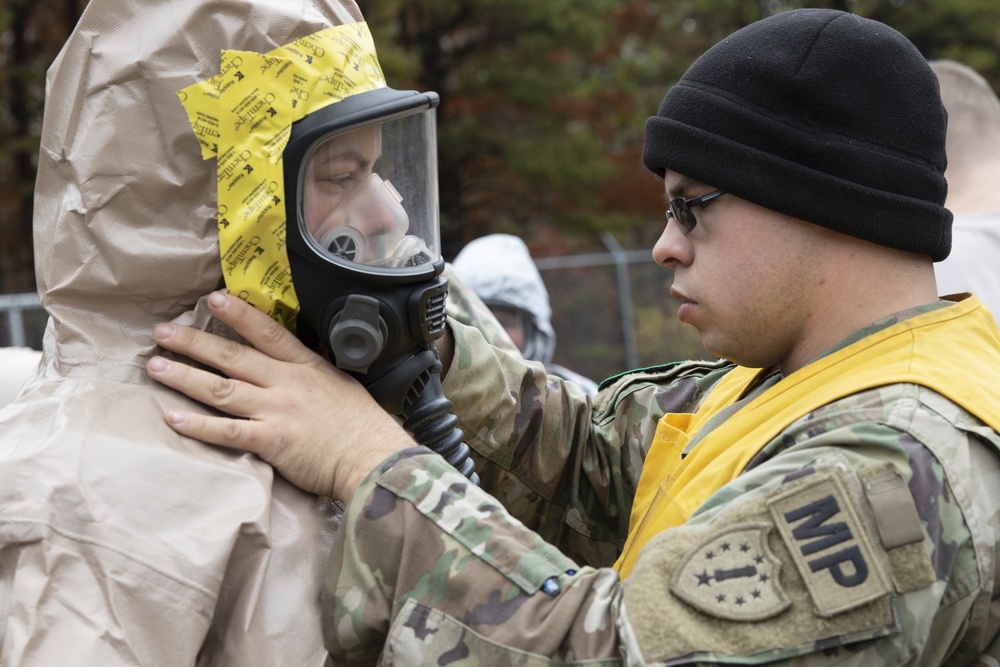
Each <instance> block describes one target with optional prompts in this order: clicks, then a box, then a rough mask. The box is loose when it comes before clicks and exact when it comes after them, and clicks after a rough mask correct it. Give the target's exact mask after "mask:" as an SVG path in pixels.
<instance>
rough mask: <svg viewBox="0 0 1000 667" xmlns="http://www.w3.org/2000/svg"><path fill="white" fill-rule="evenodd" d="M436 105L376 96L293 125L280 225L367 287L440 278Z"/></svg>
mask: <svg viewBox="0 0 1000 667" xmlns="http://www.w3.org/2000/svg"><path fill="white" fill-rule="evenodd" d="M437 103H438V97H437V95H436V94H435V93H416V92H413V91H397V90H393V89H391V88H380V89H377V90H373V91H369V92H365V93H360V94H357V95H354V96H351V97H348V98H347V99H345V100H342V101H340V102H336V103H334V104H330V105H328V106H326V107H324V108H322V109H320V110H318V111H316V112H313V113H312V114H310V115H309V116H307V117H306V118H304V119H302V120H300V121H298V122H297V123H296V124H295V126H294V127H293V131H292V135H291V137H290V138H289V143H288V146H287V148H286V149H285V154H284V161H285V168H286V180H285V185H286V193H289V192H292V193H294V195H293V197H294V207H289V208H290V209H292V210H293V211H294V213H295V217H294V218H291V217H290V219H289V221H288V224H289V225H292V224H295V225H298V229H297V232H298V234H297V235H298V236H300V237H301V238H302V239H304V240H305V242H306V244H307V245H308V247H309V249H310V250H311V251H312V253H314V254H315V256H316V259H317V260H318V261H320V262H321V263H323V264H327V265H328V266H329V267H330V268H334V267H340V268H341V269H343V270H345V271H348V272H351V273H353V274H356V275H365V276H368V277H369V278H372V279H375V280H376V281H377V280H378V277H380V276H381V277H383V278H385V279H388V280H390V281H391V280H394V279H397V280H402V282H410V281H411V280H413V279H420V278H427V277H428V276H430V275H435V274H436V273H438V272H439V269H438V268H435V264H440V261H441V251H440V229H439V219H438V200H437V144H436V135H435V118H434V107H436V106H437ZM289 177H291V178H290V179H289ZM289 186H291V187H289ZM290 212H291V211H290ZM293 279H294V278H293ZM296 287H297V288H298V287H299V285H298V284H297V285H296Z"/></svg>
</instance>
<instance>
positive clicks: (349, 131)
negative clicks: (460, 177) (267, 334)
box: [283, 88, 479, 484]
mask: <svg viewBox="0 0 1000 667" xmlns="http://www.w3.org/2000/svg"><path fill="white" fill-rule="evenodd" d="M437 103H438V97H437V95H436V94H435V93H416V92H412V91H397V90H392V89H391V88H380V89H377V90H373V91H369V92H365V93H360V94H357V95H352V96H351V97H348V98H346V99H344V100H342V101H339V102H336V103H333V104H330V105H328V106H326V107H323V108H322V109H320V110H318V111H315V112H313V113H312V114H309V115H308V116H306V117H305V118H303V119H302V120H300V121H298V122H296V123H295V124H294V125H293V126H292V131H291V135H290V137H289V140H288V145H287V147H286V148H285V151H284V154H283V162H284V170H285V195H286V200H285V204H286V210H287V213H288V218H287V219H288V228H287V240H288V259H289V264H290V266H291V272H292V282H293V284H294V286H295V292H296V295H297V296H298V299H299V304H300V312H299V317H298V332H297V333H298V335H299V337H300V338H302V339H303V340H305V341H306V342H307V343H313V344H317V345H318V346H321V347H323V348H324V350H325V352H326V354H327V356H328V358H329V359H330V361H331V362H332V363H333V364H334V365H336V366H337V367H338V368H340V369H341V370H343V371H345V372H347V373H350V374H351V375H352V376H354V377H355V378H356V379H357V380H358V381H359V382H361V384H362V385H364V386H365V388H366V389H367V390H368V392H369V393H370V394H371V395H372V397H373V398H374V399H375V400H376V401H377V402H378V403H379V405H381V406H382V407H383V408H384V409H385V410H386V411H388V412H390V413H392V414H394V415H398V416H400V417H401V418H402V419H403V427H404V428H405V429H406V430H407V431H409V432H410V433H411V434H412V435H413V438H414V439H415V440H416V441H417V443H419V444H420V445H423V446H425V447H427V448H429V449H431V450H432V451H434V452H436V453H438V454H440V455H441V456H443V457H444V458H445V460H446V461H448V463H450V464H451V465H452V466H454V467H455V468H456V469H457V470H459V471H460V472H461V473H462V474H464V475H465V476H466V477H468V478H469V479H470V480H472V482H473V483H476V484H478V482H479V478H478V476H477V475H476V473H475V472H474V465H473V462H472V459H471V458H470V457H469V454H470V450H469V446H468V445H467V444H466V443H465V436H464V434H463V433H462V431H461V430H460V429H459V428H458V418H457V417H456V416H455V415H454V414H452V412H451V410H452V407H453V404H452V403H451V401H449V400H448V399H447V398H446V397H445V396H444V391H443V389H442V386H441V360H440V358H439V356H438V352H437V347H436V346H435V344H434V343H435V341H436V340H437V339H439V338H440V337H441V335H442V334H443V333H444V328H445V299H446V297H447V294H448V282H447V280H446V279H445V278H444V277H442V276H441V272H442V270H443V269H444V260H443V259H442V258H441V254H440V238H439V236H440V232H439V225H438V210H437V206H438V203H437V202H438V199H437V196H438V194H437V147H436V139H435V137H436V135H435V131H436V130H435V126H434V108H435V107H436V106H437Z"/></svg>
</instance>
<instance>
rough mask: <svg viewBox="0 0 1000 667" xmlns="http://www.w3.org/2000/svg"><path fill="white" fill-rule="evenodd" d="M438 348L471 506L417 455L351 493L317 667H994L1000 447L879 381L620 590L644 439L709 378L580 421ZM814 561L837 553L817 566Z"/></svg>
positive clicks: (328, 589)
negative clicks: (978, 665) (973, 666)
mask: <svg viewBox="0 0 1000 667" xmlns="http://www.w3.org/2000/svg"><path fill="white" fill-rule="evenodd" d="M893 321H895V320H893ZM889 323H891V322H885V323H880V324H879V325H877V326H876V327H875V328H874V329H877V328H879V327H883V326H888V324H889ZM452 328H453V331H454V333H455V338H456V352H455V359H454V362H453V364H452V368H451V371H450V372H449V374H448V377H447V378H446V382H445V389H446V391H447V392H448V393H449V397H450V398H451V399H452V400H453V401H454V403H455V412H456V414H458V415H460V417H461V427H462V428H463V430H464V432H465V434H466V438H467V442H469V444H470V445H471V446H472V447H473V448H474V449H475V450H476V452H477V453H478V455H479V458H478V466H479V468H478V469H479V472H480V475H481V476H482V488H476V487H473V486H471V485H470V484H469V483H468V482H467V480H465V478H464V477H462V476H461V475H459V474H458V473H457V472H455V471H454V470H453V469H451V468H450V466H448V465H447V464H446V463H445V462H444V461H443V460H442V459H440V458H439V457H437V456H436V455H433V454H430V453H428V452H427V451H426V450H424V449H421V448H412V449H409V450H406V451H404V452H401V453H399V454H397V455H395V456H393V457H391V458H390V459H388V460H386V461H385V462H383V464H382V465H381V466H380V467H379V468H378V469H377V470H376V471H374V472H373V473H372V474H371V475H370V476H369V477H368V479H367V480H366V481H365V482H364V484H363V485H362V486H361V488H360V489H359V490H358V493H357V495H356V496H355V498H354V500H353V501H352V502H351V503H350V505H349V506H348V508H347V514H346V515H345V521H344V524H343V525H342V527H341V530H340V531H339V532H338V534H337V536H336V539H335V543H334V547H333V552H332V556H331V561H330V564H329V568H328V571H327V575H326V580H325V583H324V591H325V592H324V602H323V609H324V633H325V638H326V642H327V648H328V649H329V650H330V652H331V655H332V656H333V658H334V660H335V661H336V663H337V664H349V663H360V664H369V663H373V662H375V661H377V660H380V661H381V662H380V663H379V664H392V665H396V664H398V665H409V664H414V665H416V664H439V665H555V664H607V665H619V664H621V665H654V664H655V665H666V664H669V665H674V664H696V663H719V662H726V663H740V664H761V663H775V662H777V663H784V664H796V665H800V664H801V665H825V664H834V663H837V664H857V665H896V664H920V665H937V664H943V663H944V664H955V665H961V664H970V663H972V662H974V661H975V660H976V659H977V658H978V657H979V655H980V654H981V653H983V652H984V651H985V652H987V653H988V654H989V655H990V656H992V657H993V660H992V661H989V662H988V664H994V662H995V659H996V658H1000V640H997V639H996V635H997V631H998V626H1000V622H998V617H1000V611H998V608H997V605H994V604H993V603H992V601H991V597H992V591H993V589H994V586H995V581H994V579H995V569H996V568H997V563H998V559H997V553H996V551H997V549H998V545H1000V532H998V530H1000V459H998V458H997V449H998V448H1000V437H998V436H997V434H996V433H995V432H994V431H993V430H992V429H990V428H987V427H985V426H984V425H983V424H982V423H981V422H979V421H978V420H977V419H976V418H974V417H972V416H971V415H970V414H968V413H967V412H966V411H964V410H963V409H961V408H960V407H958V406H957V405H955V404H954V403H952V402H950V401H948V400H947V399H945V398H943V397H942V396H940V395H939V394H937V393H935V392H933V391H931V390H929V389H927V388H924V387H920V386H916V385H910V384H895V385H888V386H885V387H880V388H878V389H874V390H868V391H864V392H861V393H858V394H854V395H852V396H849V397H847V398H845V399H841V400H838V401H836V402H833V403H830V404H828V405H826V406H824V407H823V408H821V409H819V410H816V411H815V412H813V413H811V414H808V415H806V416H804V417H802V418H800V419H798V420H797V421H795V422H793V423H792V424H791V425H790V426H789V427H787V428H786V429H785V430H784V431H783V432H782V433H781V434H780V435H779V436H778V437H776V438H774V439H773V440H772V441H771V442H770V443H769V444H768V445H767V446H766V447H765V448H764V449H763V450H762V451H761V452H760V453H759V454H758V455H757V456H756V457H755V458H754V459H753V460H752V461H751V463H750V465H749V466H748V467H747V468H746V470H745V471H744V473H743V474H742V475H741V476H740V477H739V478H737V480H736V481H735V482H732V483H730V484H728V485H726V486H725V487H723V488H722V489H721V490H720V491H718V492H717V493H716V494H715V495H713V496H712V497H711V498H710V499H709V501H708V502H707V503H705V505H704V506H702V507H701V508H700V509H699V510H698V512H697V513H696V514H695V515H694V516H693V517H692V518H691V519H690V520H689V521H688V522H687V523H686V524H685V525H683V526H680V527H678V528H673V529H670V530H668V531H665V532H664V533H661V534H660V535H658V536H657V537H655V538H654V539H653V540H651V541H650V542H649V543H647V544H646V546H645V548H644V549H643V551H642V552H641V553H642V557H641V558H640V560H639V562H638V563H637V565H636V567H635V569H634V570H633V572H632V574H631V576H630V577H629V578H628V579H626V580H625V581H622V580H620V578H619V576H618V574H617V572H616V571H615V570H613V569H612V568H610V567H609V565H610V564H611V563H612V562H613V561H614V559H615V558H616V557H617V554H618V552H619V551H620V549H621V547H622V545H623V543H624V539H625V536H626V535H627V530H628V520H629V512H630V509H631V498H632V496H633V494H634V491H635V487H636V483H637V481H638V477H639V473H640V471H641V466H642V461H643V458H644V455H645V452H646V451H647V450H648V447H649V444H650V442H651V440H652V437H653V434H654V431H655V429H656V424H657V421H658V420H659V418H660V417H661V416H662V415H663V414H664V413H665V412H668V411H669V412H685V411H693V410H694V409H695V408H696V407H697V405H698V404H699V402H700V401H701V399H702V398H703V397H704V396H705V395H706V392H708V391H709V390H710V389H711V387H712V386H713V385H714V384H715V382H717V381H718V379H719V378H720V377H721V376H722V375H723V374H724V373H725V372H727V371H728V369H729V366H728V365H727V364H726V363H724V362H712V363H709V362H685V363H680V364H675V365H671V366H668V367H664V368H659V369H651V370H645V371H639V372H634V373H630V374H627V375H625V376H623V377H621V378H618V379H617V380H615V381H613V382H610V383H606V384H607V386H605V387H604V388H603V389H602V391H601V393H600V394H599V395H598V397H597V398H596V399H594V400H593V401H591V400H590V399H588V398H587V397H586V396H585V395H584V394H583V393H582V392H581V391H580V390H578V389H576V388H575V387H573V386H572V385H564V384H563V383H561V382H560V381H559V380H558V379H557V378H553V377H549V376H546V375H545V374H544V372H543V370H542V367H541V366H540V365H537V364H530V363H525V362H524V361H523V360H521V359H518V358H516V357H514V356H512V355H507V354H505V353H503V352H498V351H494V350H493V348H491V347H490V346H489V345H488V344H487V343H486V342H485V340H484V339H483V338H482V335H481V334H480V333H479V332H478V331H476V330H475V329H472V328H467V327H463V326H462V325H459V324H457V323H453V324H452ZM866 334H867V332H859V333H858V334H857V336H855V337H852V338H857V337H860V336H864V335H866ZM778 381H780V377H777V376H775V377H773V378H771V380H770V383H774V382H778ZM767 386H768V383H765V384H764V385H763V386H761V387H759V388H758V389H757V391H764V390H766V388H767ZM487 491H489V493H487ZM792 515H796V516H797V517H798V518H800V519H802V521H801V522H800V523H799V524H797V527H795V528H793V529H789V526H788V524H787V523H783V522H782V521H781V520H780V517H781V516H786V517H788V516H792ZM807 538H808V539H807ZM832 544H837V545H840V546H842V547H844V549H842V550H841V551H840V552H838V553H841V554H847V557H844V556H841V557H840V558H839V559H835V560H834V561H829V562H825V563H823V562H820V561H821V558H820V557H823V555H824V554H825V553H828V552H826V551H824V548H825V547H827V546H830V545H832ZM799 547H801V548H799ZM810 550H811V552H810ZM812 552H815V553H812ZM827 559H828V560H829V557H827ZM811 567H812V568H814V569H815V568H817V567H819V568H825V569H826V570H828V571H829V572H830V573H832V574H833V575H834V579H835V580H836V581H837V582H838V584H839V585H837V586H830V585H827V584H822V583H817V581H816V580H815V579H814V578H813V577H812V576H811V575H810V568H811ZM861 568H864V569H865V570H866V572H865V574H866V575H867V574H870V575H871V576H865V577H860V576H858V574H859V571H860V569H861ZM861 580H864V582H865V583H864V584H863V585H861V584H859V582H860V581H861ZM750 599H753V600H755V601H758V602H760V601H763V602H762V603H759V604H755V605H748V604H746V602H747V601H748V600H750ZM751 606H752V607H753V608H754V611H752V612H751V611H747V609H749V608H750V607H751ZM984 660H989V658H985V659H984Z"/></svg>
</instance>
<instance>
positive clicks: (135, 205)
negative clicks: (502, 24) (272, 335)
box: [0, 0, 363, 666]
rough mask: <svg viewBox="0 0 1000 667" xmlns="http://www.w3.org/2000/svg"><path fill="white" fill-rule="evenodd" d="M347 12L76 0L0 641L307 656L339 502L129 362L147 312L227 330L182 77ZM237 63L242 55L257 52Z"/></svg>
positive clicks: (0, 514) (5, 502) (39, 254)
mask: <svg viewBox="0 0 1000 667" xmlns="http://www.w3.org/2000/svg"><path fill="white" fill-rule="evenodd" d="M361 20H363V19H362V17H361V14H360V11H359V10H358V8H357V6H356V5H355V3H354V2H353V0H304V1H303V2H287V1H285V0H226V1H213V2H206V1H205V0H173V1H172V2H169V3H151V2H138V1H136V0H114V1H112V0H91V2H90V3H89V5H88V6H87V8H86V11H85V12H84V14H83V16H82V17H81V19H80V21H79V23H78V25H77V27H76V28H75V30H74V31H73V33H72V35H71V36H70V38H69V39H68V41H67V42H66V44H65V46H64V48H63V49H62V51H61V52H60V54H59V56H58V57H57V59H56V60H55V62H54V63H53V65H52V66H51V68H50V69H49V72H48V76H47V81H46V105H45V116H44V125H43V134H42V141H41V147H40V150H39V167H38V177H37V184H36V192H35V215H34V247H35V259H36V267H37V269H36V270H37V281H38V286H39V294H40V296H41V300H42V304H43V305H44V307H45V309H46V311H47V312H48V314H49V316H50V319H49V323H48V327H47V330H46V333H45V337H44V343H43V347H44V350H43V358H42V361H41V363H40V365H39V369H38V371H37V372H36V374H35V376H34V377H33V378H32V379H30V380H29V381H28V383H27V384H26V385H25V387H24V390H23V391H22V392H21V394H20V396H19V397H18V398H17V399H16V400H15V401H14V402H13V403H11V404H10V405H8V406H7V407H5V408H4V409H3V410H2V411H0V480H2V482H0V528H2V531H3V533H2V534H3V537H2V538H0V540H2V542H0V547H2V553H4V554H5V558H4V561H3V566H2V567H0V592H2V594H0V614H2V617H3V618H4V619H5V621H6V622H5V624H4V625H3V626H2V627H3V628H4V629H0V662H2V663H3V664H39V665H41V664H46V665H56V664H95V665H97V664H100V665H119V664H129V665H131V664H142V665H195V664H197V665H286V664H287V665H317V666H318V665H321V664H323V662H324V660H325V651H324V650H323V647H322V638H321V633H320V621H319V613H320V612H319V591H320V588H321V586H320V580H321V577H322V572H323V564H324V561H325V558H326V555H327V551H328V546H329V543H330V541H331V540H332V537H333V533H334V531H335V529H336V526H337V523H338V519H339V512H338V510H337V508H336V507H335V506H334V505H333V503H332V502H330V501H328V500H325V499H317V498H315V497H313V496H309V495H307V494H304V493H302V492H300V491H298V490H297V489H295V488H294V487H292V486H291V485H290V484H288V483H287V482H286V481H285V480H284V479H283V478H281V477H280V476H279V475H277V474H276V473H275V472H274V471H273V469H272V468H271V467H270V466H269V465H267V464H265V463H263V462H261V461H260V460H259V459H257V458H256V457H254V456H252V455H249V454H245V453H242V452H236V451H232V450H227V449H225V448H219V447H213V446H208V445H204V444H202V443H199V442H197V441H193V440H191V439H188V438H185V437H182V436H180V435H178V434H176V433H174V432H173V431H172V430H171V429H170V428H169V427H168V426H167V425H166V424H165V423H164V418H163V415H164V413H165V412H166V411H167V410H168V409H170V408H179V409H182V410H186V411H203V412H204V411H207V408H205V407H203V406H200V405H198V404H196V403H194V402H193V401H191V400H189V399H187V398H186V397H184V396H182V395H180V394H178V393H176V392H174V391H172V390H170V389H168V388H166V387H164V386H161V385H158V384H156V383H153V382H151V381H150V380H149V379H148V378H147V377H146V373H145V364H146V361H147V359H148V358H149V357H150V356H151V355H153V354H154V353H157V352H158V350H157V348H156V346H155V345H154V343H153V340H152V337H151V330H152V327H153V326H154V325H155V324H156V323H157V322H161V321H172V322H176V323H179V324H185V325H191V326H194V327H197V328H199V329H203V330H208V331H213V332H215V333H222V334H224V335H229V336H230V337H233V336H232V334H231V332H228V330H227V329H226V328H225V327H223V325H221V323H219V322H218V321H216V320H214V319H213V318H212V317H211V315H210V314H209V312H208V310H207V308H206V307H205V306H204V298H205V296H206V295H207V294H208V293H210V292H211V291H212V290H215V289H217V288H219V287H222V286H223V284H224V283H223V277H222V269H221V266H220V252H219V232H218V229H217V216H216V209H217V203H216V202H217V194H216V193H217V173H216V162H215V160H205V159H203V155H202V151H201V148H200V146H199V141H198V138H197V137H196V136H195V133H194V132H193V131H192V123H191V119H189V117H188V116H187V115H186V113H185V109H184V107H183V106H182V104H181V102H180V100H179V98H178V91H180V90H182V89H183V88H185V87H187V86H190V85H192V84H195V83H197V82H200V81H204V80H205V79H207V78H209V77H212V76H213V75H216V74H218V73H219V67H220V51H221V50H223V49H231V50H241V51H248V52H255V53H267V52H269V51H271V50H273V49H275V48H277V47H280V46H282V45H285V44H289V43H291V42H293V41H294V40H298V39H301V38H304V37H306V36H308V35H312V34H314V33H317V32H318V31H321V30H324V29H327V28H329V27H331V26H337V25H342V24H350V23H355V22H357V21H361ZM251 74H252V73H251Z"/></svg>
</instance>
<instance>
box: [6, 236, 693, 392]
mask: <svg viewBox="0 0 1000 667" xmlns="http://www.w3.org/2000/svg"><path fill="white" fill-rule="evenodd" d="M604 244H605V246H606V247H607V248H608V251H607V252H601V253H591V254H583V255H567V256H562V257H541V258H537V259H536V260H535V264H536V265H537V266H538V269H539V272H540V273H541V274H542V279H543V280H544V281H545V284H546V286H547V287H548V290H549V299H550V301H551V304H552V326H553V328H554V329H555V332H556V351H555V359H554V361H555V362H556V363H558V364H561V365H563V366H565V367H567V368H569V369H571V370H574V371H576V372H577V373H581V374H582V375H585V376H587V377H590V378H592V379H594V380H595V381H598V382H600V381H601V380H602V379H604V378H606V377H610V376H612V375H616V374H618V373H621V372H622V371H625V370H629V369H633V368H643V367H647V366H655V365H659V364H663V363H666V362H669V361H676V360H679V359H695V358H698V359H702V358H710V355H709V354H708V353H707V352H706V351H705V350H704V348H703V347H702V346H701V343H700V342H699V339H698V335H697V332H696V331H695V330H694V329H693V328H692V327H689V326H686V325H683V324H681V323H680V322H678V320H677V306H678V305H679V302H678V301H677V300H676V299H674V298H672V297H671V296H670V294H669V288H670V278H671V275H670V271H669V270H668V269H664V268H663V267H660V266H657V265H656V264H655V263H654V262H653V260H652V251H651V250H624V249H623V248H622V247H621V246H620V245H619V244H618V242H617V241H616V240H615V239H614V237H612V236H611V235H610V234H608V235H605V237H604ZM46 320H47V317H46V314H45V311H44V310H43V309H42V307H41V304H40V302H39V300H38V296H37V295H36V294H33V293H28V294H0V347H8V346H15V347H31V348H34V349H36V350H40V349H41V347H42V334H43V332H44V330H45V323H46Z"/></svg>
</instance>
